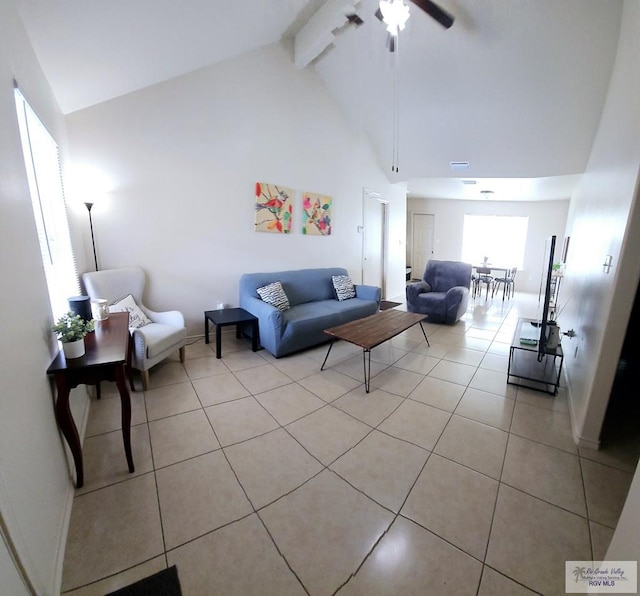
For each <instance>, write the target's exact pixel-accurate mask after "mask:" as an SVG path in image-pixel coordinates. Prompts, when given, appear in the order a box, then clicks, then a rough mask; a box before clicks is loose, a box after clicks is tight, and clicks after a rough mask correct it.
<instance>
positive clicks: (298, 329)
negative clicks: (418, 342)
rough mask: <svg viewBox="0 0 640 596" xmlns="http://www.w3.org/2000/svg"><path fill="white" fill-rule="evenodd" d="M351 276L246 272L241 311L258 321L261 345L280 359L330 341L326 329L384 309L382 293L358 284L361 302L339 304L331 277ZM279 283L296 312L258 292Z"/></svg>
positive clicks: (339, 271)
mask: <svg viewBox="0 0 640 596" xmlns="http://www.w3.org/2000/svg"><path fill="white" fill-rule="evenodd" d="M333 275H348V273H347V270H346V269H343V268H341V267H330V268H325V269H300V270H298V271H274V272H271V273H245V274H244V275H242V276H241V277H240V287H239V294H240V307H241V308H244V309H245V310H246V311H249V312H250V313H251V314H253V315H255V316H256V317H258V320H259V327H260V344H261V345H262V347H263V348H264V349H265V350H267V351H268V352H270V353H271V354H273V355H274V356H275V357H276V358H280V357H281V356H285V355H286V354H290V353H292V352H296V351H298V350H302V349H304V348H308V347H310V346H314V345H317V344H319V343H322V342H326V341H327V340H328V339H329V337H328V336H327V335H325V334H324V330H325V329H328V328H329V327H335V326H336V325H342V324H343V323H347V322H349V321H352V320H354V319H360V318H362V317H366V316H368V315H371V314H373V313H375V312H377V311H378V309H379V307H380V288H378V287H375V286H365V285H356V286H355V289H356V297H355V298H350V299H349V300H338V299H337V297H336V293H335V290H334V288H333V283H332V280H331V277H332V276H333ZM276 281H279V282H280V283H281V284H282V287H283V289H284V291H285V293H286V295H287V298H288V299H289V304H290V305H291V308H290V309H288V310H284V311H281V310H278V309H277V308H276V307H274V306H271V305H270V304H267V303H266V302H263V301H262V300H261V299H260V296H259V295H258V292H257V291H256V290H257V288H261V287H263V286H266V285H268V284H270V283H273V282H276Z"/></svg>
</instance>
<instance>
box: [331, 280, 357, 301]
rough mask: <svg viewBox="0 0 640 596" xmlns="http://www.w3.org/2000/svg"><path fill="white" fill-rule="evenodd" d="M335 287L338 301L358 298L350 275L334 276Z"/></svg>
mask: <svg viewBox="0 0 640 596" xmlns="http://www.w3.org/2000/svg"><path fill="white" fill-rule="evenodd" d="M331 280H332V281H333V287H334V289H335V291H336V296H337V297H338V300H349V298H355V297H356V289H355V287H354V286H353V282H352V281H351V278H350V277H349V276H348V275H332V276H331Z"/></svg>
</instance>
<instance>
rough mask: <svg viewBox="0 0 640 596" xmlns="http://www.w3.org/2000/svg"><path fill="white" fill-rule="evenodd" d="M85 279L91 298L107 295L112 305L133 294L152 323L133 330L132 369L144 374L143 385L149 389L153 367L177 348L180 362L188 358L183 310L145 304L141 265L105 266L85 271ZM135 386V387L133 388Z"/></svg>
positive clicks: (86, 288)
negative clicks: (150, 306) (154, 308)
mask: <svg viewBox="0 0 640 596" xmlns="http://www.w3.org/2000/svg"><path fill="white" fill-rule="evenodd" d="M82 282H83V284H84V287H85V290H86V292H87V294H88V295H89V296H90V297H91V298H104V299H106V300H108V302H109V304H112V303H113V302H115V301H117V300H120V299H121V298H124V297H125V296H127V295H128V294H131V295H132V296H133V298H134V300H135V302H136V304H137V306H138V307H139V308H140V310H142V312H144V314H145V315H147V317H148V318H149V319H151V323H149V324H148V325H144V326H143V327H139V328H137V329H132V330H131V329H130V331H131V340H132V343H133V347H132V353H131V368H134V369H136V370H139V371H140V373H141V375H142V388H143V389H144V390H145V391H146V390H147V389H148V388H149V369H150V368H151V367H152V366H155V365H156V364H158V363H159V362H161V361H162V360H164V359H165V358H167V356H170V355H171V353H172V352H174V351H175V350H179V353H180V362H184V359H185V348H184V346H185V343H186V339H187V329H186V327H185V324H184V316H183V315H182V313H181V312H180V311H177V310H169V311H165V312H155V311H153V310H151V309H150V308H147V307H146V306H144V304H142V293H143V291H144V284H145V275H144V271H143V270H142V269H140V268H139V267H122V268H120V269H105V270H103V271H91V272H88V273H83V274H82ZM132 389H133V387H132Z"/></svg>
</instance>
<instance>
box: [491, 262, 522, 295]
mask: <svg viewBox="0 0 640 596" xmlns="http://www.w3.org/2000/svg"><path fill="white" fill-rule="evenodd" d="M517 272H518V268H517V267H512V268H511V269H510V270H508V271H506V272H505V275H504V277H494V279H493V291H492V292H491V297H492V298H493V296H494V295H495V293H496V290H497V289H498V286H499V285H500V284H504V288H503V293H502V299H503V300H504V298H505V296H506V297H507V298H513V296H514V294H515V287H516V273H517Z"/></svg>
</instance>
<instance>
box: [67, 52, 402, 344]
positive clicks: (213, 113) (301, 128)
mask: <svg viewBox="0 0 640 596" xmlns="http://www.w3.org/2000/svg"><path fill="white" fill-rule="evenodd" d="M67 121H68V128H69V139H70V147H71V157H72V160H73V162H74V164H83V165H85V164H86V165H90V166H93V167H98V168H100V169H101V170H102V172H103V173H104V175H106V177H107V178H109V179H110V180H111V184H112V189H111V191H110V192H109V193H108V195H107V201H106V203H105V204H103V205H95V206H94V208H93V212H92V213H93V219H94V228H95V234H96V243H97V247H98V253H99V255H98V258H99V265H100V267H101V268H104V269H106V268H112V267H119V266H125V265H139V266H142V267H143V268H144V269H145V270H146V271H147V274H148V278H149V285H148V290H147V295H146V298H145V302H147V303H148V305H149V306H150V307H151V308H155V309H160V310H161V309H165V308H178V309H180V310H182V311H183V312H184V314H185V317H186V319H187V327H188V331H189V333H190V334H202V333H203V323H202V313H203V311H204V310H207V309H210V308H215V306H216V304H218V303H219V302H225V303H227V304H229V305H237V304H238V295H237V292H238V279H239V277H240V275H241V274H242V273H245V272H253V271H270V270H271V271H277V270H281V269H297V268H304V267H309V266H316V267H323V266H344V267H346V268H347V269H348V270H349V272H350V274H351V275H352V277H353V278H354V279H355V280H359V279H360V274H361V254H362V236H361V234H359V233H358V231H357V226H358V225H359V224H361V223H362V191H363V187H365V186H366V187H367V188H369V189H371V190H373V191H377V192H379V193H380V194H381V195H382V196H383V197H384V198H386V199H389V200H390V201H391V207H390V219H391V221H390V243H389V244H390V247H391V250H390V261H391V262H390V267H389V269H390V272H391V273H390V277H389V295H394V294H400V293H402V292H403V291H404V250H405V248H404V234H405V217H406V211H405V208H406V200H405V192H404V187H392V186H391V185H390V184H389V182H388V180H387V178H386V177H385V176H384V174H383V171H382V169H381V168H380V167H379V165H378V163H377V161H376V158H375V156H374V154H373V151H372V149H371V147H370V145H369V143H368V141H367V140H366V138H365V137H364V135H362V134H361V133H360V132H359V131H356V130H354V129H352V128H351V127H350V125H349V123H348V122H347V121H346V119H345V117H344V115H343V113H342V112H341V111H340V110H339V108H338V107H337V104H336V103H335V102H334V101H333V100H332V99H331V97H330V96H329V94H328V92H327V90H326V88H325V86H324V85H323V83H322V82H321V81H320V79H319V78H318V76H317V75H316V74H315V73H314V72H313V71H312V70H304V71H300V70H297V69H296V68H295V67H294V66H293V63H292V60H291V56H290V52H289V48H287V47H285V46H283V45H282V44H274V45H271V46H268V47H265V48H261V49H259V50H257V51H254V52H251V53H248V54H245V55H243V56H241V57H239V58H236V59H233V60H230V61H227V62H224V63H223V64H217V65H214V66H211V67H208V68H205V69H202V70H199V71H196V72H194V73H191V74H188V75H185V76H183V77H179V78H176V79H172V80H170V81H168V82H165V83H161V84H158V85H154V86H153V87H149V88H147V89H144V90H142V91H139V92H136V93H132V94H129V95H126V96H124V97H121V98H118V99H115V100H112V101H109V102H105V103H103V104H100V105H98V106H95V107H91V108H87V109H85V110H81V111H78V112H75V113H73V114H71V115H69V116H68V119H67ZM257 181H260V182H268V183H276V184H280V185H283V186H287V187H289V188H292V189H296V190H297V191H299V192H300V191H311V192H318V193H322V194H327V195H330V196H332V197H333V200H334V201H333V233H332V235H331V236H327V237H319V236H317V237H316V236H303V235H302V234H301V233H300V218H299V209H300V196H299V195H298V197H297V198H296V203H295V207H296V208H297V209H298V217H297V219H296V220H295V221H294V228H293V233H292V234H289V235H281V234H268V233H256V232H254V231H253V222H254V204H255V203H254V196H253V193H254V187H255V183H256V182H257ZM82 211H85V213H84V217H85V218H86V210H85V208H84V207H81V208H80V211H79V213H81V212H82ZM295 215H296V214H295V213H294V217H295ZM87 227H88V226H87ZM87 242H88V239H87V236H86V235H85V245H86V243H87Z"/></svg>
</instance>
